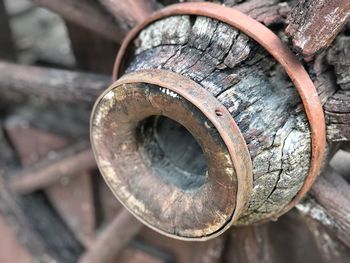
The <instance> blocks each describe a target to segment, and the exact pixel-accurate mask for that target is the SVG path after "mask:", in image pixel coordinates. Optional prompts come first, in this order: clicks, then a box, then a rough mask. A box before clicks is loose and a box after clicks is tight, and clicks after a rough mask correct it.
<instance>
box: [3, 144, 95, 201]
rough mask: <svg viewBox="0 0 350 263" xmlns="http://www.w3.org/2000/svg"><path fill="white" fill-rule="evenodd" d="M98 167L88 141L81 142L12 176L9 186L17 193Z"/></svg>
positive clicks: (43, 186)
mask: <svg viewBox="0 0 350 263" xmlns="http://www.w3.org/2000/svg"><path fill="white" fill-rule="evenodd" d="M95 167H96V163H95V159H94V156H93V153H92V151H91V149H90V147H89V145H88V144H86V143H80V144H78V145H74V146H72V147H70V148H67V149H65V150H63V151H61V152H58V153H56V154H55V156H54V158H50V157H48V158H47V159H44V160H42V161H40V162H39V163H37V164H35V165H34V166H32V167H30V168H25V169H23V170H22V171H21V172H20V173H18V174H16V175H14V176H12V177H11V179H10V180H9V181H8V182H7V184H8V187H9V188H10V189H11V190H12V191H13V192H15V193H17V194H26V193H30V192H33V191H35V190H38V189H42V188H45V187H47V186H49V185H51V184H53V183H55V182H57V181H59V180H60V179H62V178H64V177H66V176H70V175H77V174H79V172H81V171H85V170H90V169H93V168H95Z"/></svg>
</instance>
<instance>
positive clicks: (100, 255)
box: [79, 209, 142, 263]
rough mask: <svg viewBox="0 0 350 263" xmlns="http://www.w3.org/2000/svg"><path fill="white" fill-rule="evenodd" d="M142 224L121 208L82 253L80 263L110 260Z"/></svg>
mask: <svg viewBox="0 0 350 263" xmlns="http://www.w3.org/2000/svg"><path fill="white" fill-rule="evenodd" d="M141 226H142V224H141V223H140V222H139V221H138V220H137V219H136V218H135V217H134V216H132V215H131V214H130V213H129V212H128V211H126V210H125V209H123V210H122V211H121V212H120V213H119V214H118V215H117V216H116V217H115V219H113V221H112V222H111V223H109V224H108V226H106V228H105V229H104V230H102V232H101V233H100V234H99V235H98V237H97V239H96V241H95V242H94V243H92V244H91V246H90V247H89V249H88V250H87V251H86V252H85V254H83V255H82V257H81V258H80V260H79V262H80V263H97V262H110V261H111V260H112V259H113V258H115V256H116V255H117V254H118V253H119V252H120V250H122V249H123V248H124V247H125V246H126V245H127V243H128V242H129V241H130V240H131V239H132V238H133V237H134V236H135V235H136V234H137V233H138V232H139V230H140V229H141Z"/></svg>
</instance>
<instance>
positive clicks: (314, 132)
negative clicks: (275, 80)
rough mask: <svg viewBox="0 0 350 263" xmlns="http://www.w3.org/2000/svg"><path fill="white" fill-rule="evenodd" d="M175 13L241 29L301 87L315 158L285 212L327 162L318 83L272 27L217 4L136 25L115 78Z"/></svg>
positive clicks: (170, 11) (171, 10) (183, 7)
mask: <svg viewBox="0 0 350 263" xmlns="http://www.w3.org/2000/svg"><path fill="white" fill-rule="evenodd" d="M174 15H199V16H205V17H210V18H213V19H217V20H219V21H222V22H225V23H227V24H229V25H231V26H233V27H235V28H237V29H239V30H241V31H242V32H243V33H245V34H247V35H248V36H250V37H251V38H252V39H254V40H255V41H257V42H258V43H259V44H260V45H261V46H263V47H264V48H265V49H266V50H267V51H268V52H269V53H270V54H271V55H272V56H273V57H274V58H275V59H276V60H277V61H278V62H279V63H280V64H281V65H282V67H283V68H284V69H285V71H286V73H287V74H288V75H289V77H290V79H291V80H292V82H293V84H294V85H295V87H296V89H297V90H298V92H299V95H300V97H301V100H302V102H303V105H304V109H305V112H306V115H307V118H308V121H309V124H310V128H311V138H312V158H311V164H310V169H309V173H308V177H307V179H306V180H305V182H304V185H303V187H302V188H301V189H300V191H299V193H298V194H297V195H296V196H295V197H294V199H293V200H292V201H291V202H290V203H289V204H288V205H287V206H286V207H285V208H284V209H282V211H277V212H276V215H275V217H276V218H277V217H278V216H280V215H282V214H284V213H285V212H287V211H288V210H290V209H291V208H292V207H293V206H294V205H295V204H297V203H298V202H299V201H300V200H301V199H302V198H303V196H304V195H305V194H306V192H307V191H308V190H309V189H310V188H311V186H312V184H313V183H314V181H315V180H316V178H317V175H318V174H319V172H320V169H321V166H322V163H323V159H324V153H325V147H326V128H325V118H324V113H323V110H322V105H321V103H320V100H319V98H318V94H317V91H316V88H315V86H314V84H313V83H312V81H311V79H310V77H309V75H308V74H307V72H306V70H305V69H304V67H303V66H302V65H301V63H300V62H299V61H298V60H297V58H296V57H295V55H294V54H293V53H292V52H291V51H290V50H289V49H288V48H287V47H286V46H285V45H284V44H283V42H282V41H281V40H280V39H279V38H278V37H277V36H276V35H275V34H274V33H273V32H272V31H271V30H269V29H268V28H267V27H265V26H264V25H262V24H261V23H259V22H257V21H255V20H254V19H252V18H250V17H249V16H247V15H245V14H243V13H241V12H239V11H237V10H235V9H233V8H228V7H225V6H221V5H218V4H213V3H182V4H175V5H172V6H169V7H166V8H164V9H162V10H160V11H158V12H156V13H155V14H154V15H152V16H151V17H150V18H148V19H147V20H145V21H144V22H143V23H141V24H139V25H138V26H137V27H135V28H134V29H133V30H132V31H130V33H129V34H128V35H127V36H126V38H125V40H124V42H123V43H122V46H121V48H120V50H119V53H118V56H117V59H116V62H115V65H114V69H113V79H114V80H116V79H117V77H118V76H120V74H122V73H123V70H124V62H125V61H124V60H125V56H126V53H127V50H128V48H129V47H130V45H131V43H132V41H133V40H134V39H135V38H136V37H137V36H138V34H139V33H140V32H141V31H142V29H144V28H145V27H147V26H148V25H150V24H151V23H153V22H155V21H157V20H160V19H162V18H165V17H169V16H174Z"/></svg>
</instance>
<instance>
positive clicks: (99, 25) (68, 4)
mask: <svg viewBox="0 0 350 263" xmlns="http://www.w3.org/2000/svg"><path fill="white" fill-rule="evenodd" d="M33 2H34V3H36V4H38V5H41V6H44V7H46V8H48V9H50V10H51V11H53V12H55V13H58V14H59V15H61V16H62V17H63V18H65V19H67V20H69V21H71V22H74V23H76V24H78V25H81V26H83V27H85V28H87V29H89V30H91V31H93V32H95V33H97V34H99V35H101V36H104V37H106V38H108V39H110V40H113V41H116V42H120V41H121V40H122V39H123V37H124V35H125V31H124V30H123V29H122V28H121V27H120V26H119V25H118V24H117V23H116V22H115V21H113V19H112V18H111V17H110V16H109V14H108V13H107V12H105V11H104V10H103V8H101V6H100V5H98V4H96V3H95V2H94V1H86V0H74V1H71V0H33Z"/></svg>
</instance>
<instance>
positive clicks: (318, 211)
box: [297, 168, 350, 247]
mask: <svg viewBox="0 0 350 263" xmlns="http://www.w3.org/2000/svg"><path fill="white" fill-rule="evenodd" d="M349 200H350V184H349V183H348V182H347V181H345V180H344V179H343V178H342V177H341V176H340V175H339V174H338V173H337V172H335V171H334V170H333V169H332V168H328V169H327V170H326V171H324V173H323V174H322V176H320V177H319V178H318V180H317V181H316V183H315V184H314V186H313V188H312V191H311V198H310V199H308V200H306V201H305V202H303V203H301V204H299V205H297V208H298V209H299V210H300V211H301V212H302V213H303V214H306V215H307V216H308V217H311V218H312V219H314V220H317V221H319V223H320V224H321V225H323V226H324V227H325V228H326V229H327V230H328V231H330V232H331V233H333V234H335V235H336V236H337V237H338V238H339V239H340V240H341V241H342V242H343V243H344V244H346V245H347V246H348V247H350V236H349V231H350V219H349V216H348V215H349V213H350V202H349Z"/></svg>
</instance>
